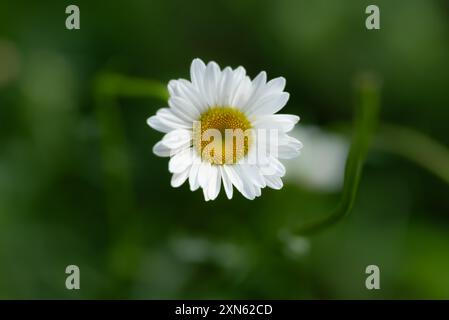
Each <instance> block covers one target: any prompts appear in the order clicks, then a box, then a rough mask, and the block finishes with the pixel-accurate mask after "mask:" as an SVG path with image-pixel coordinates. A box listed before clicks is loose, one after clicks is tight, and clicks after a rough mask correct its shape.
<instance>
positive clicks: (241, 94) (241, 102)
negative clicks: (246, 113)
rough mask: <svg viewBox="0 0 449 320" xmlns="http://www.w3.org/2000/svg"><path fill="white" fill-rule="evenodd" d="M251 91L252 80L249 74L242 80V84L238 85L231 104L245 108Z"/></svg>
mask: <svg viewBox="0 0 449 320" xmlns="http://www.w3.org/2000/svg"><path fill="white" fill-rule="evenodd" d="M251 92H252V83H251V80H250V78H249V77H248V76H245V77H244V78H243V80H242V81H241V82H240V85H239V86H238V87H237V90H236V92H235V94H234V99H233V101H232V102H231V105H232V106H234V107H237V108H239V109H240V108H243V107H244V106H245V104H246V102H247V101H248V99H249V98H250V96H251Z"/></svg>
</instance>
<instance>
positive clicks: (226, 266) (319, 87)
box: [0, 0, 449, 299]
mask: <svg viewBox="0 0 449 320" xmlns="http://www.w3.org/2000/svg"><path fill="white" fill-rule="evenodd" d="M371 2H372V1H365V0H362V1H360V0H357V1H356V0H351V1H343V0H339V1H328V0H317V1H306V0H279V1H268V0H261V1H256V0H249V1H237V0H231V1H228V0H227V1H225V0H218V1H199V0H193V1H162V0H160V1H144V0H131V1H113V2H107V3H105V2H94V1H77V2H76V4H77V5H78V6H79V7H80V11H81V29H80V30H78V31H69V30H66V29H65V24H64V23H65V18H66V14H65V7H66V6H67V5H69V4H72V3H71V2H69V1H56V0H54V1H40V2H30V1H23V0H22V1H21V0H18V1H12V0H4V1H2V2H0V228H1V229H0V298H64V299H66V298H67V299H70V298H145V299H146V298H332V299H338V298H369V299H377V298H437V299H448V298H449V255H448V252H449V233H448V232H447V228H448V227H449V218H448V212H449V200H448V195H449V193H448V191H449V189H448V185H447V184H446V183H445V182H444V181H443V180H441V179H438V178H437V177H435V176H433V175H431V174H429V172H428V171H426V170H424V169H422V168H421V167H419V166H416V164H415V163H413V162H411V161H409V160H407V159H405V158H403V157H401V152H398V153H397V154H395V153H394V152H393V153H392V152H391V150H390V151H389V152H385V148H384V149H382V148H377V147H376V148H373V149H372V150H371V152H370V153H369V155H368V160H367V163H366V166H365V171H364V172H363V175H362V177H361V183H360V190H359V193H358V197H357V199H356V202H355V206H354V209H353V211H352V213H351V215H349V216H348V217H347V218H346V219H345V220H343V221H342V222H341V223H339V224H337V225H336V226H334V227H332V228H329V229H327V230H324V231H323V232H321V233H319V234H316V235H313V236H311V237H309V238H302V237H298V236H292V235H289V236H285V234H284V233H283V232H284V230H285V229H288V228H289V227H290V226H294V225H298V224H300V223H301V222H304V221H309V220H310V219H314V218H316V217H317V216H318V215H321V214H323V213H326V212H330V211H331V210H332V209H334V208H335V206H336V204H337V202H338V200H339V193H338V192H325V191H324V190H310V189H308V188H307V186H306V185H304V184H303V183H302V182H301V181H300V180H298V179H287V181H288V182H287V183H286V185H285V187H284V188H283V189H282V190H281V191H274V190H268V189H266V190H263V195H262V197H261V198H260V199H257V200H255V201H247V200H245V199H243V197H241V196H236V197H235V199H233V200H232V201H228V200H226V199H225V198H224V197H223V196H220V197H219V199H218V200H217V201H214V202H212V203H209V202H208V203H205V202H204V201H203V198H202V194H201V192H194V193H192V192H190V191H189V190H188V187H186V186H183V187H181V188H179V189H173V188H171V187H170V184H169V181H170V175H169V173H168V171H167V160H166V159H161V158H157V157H156V156H154V155H153V154H152V152H151V148H152V145H153V144H154V143H156V141H158V139H160V137H161V134H160V133H158V132H155V131H154V130H152V129H150V128H148V127H147V125H146V119H147V118H148V117H149V116H150V115H152V114H154V113H155V111H156V110H157V109H158V108H159V107H161V106H163V105H164V102H162V101H161V100H160V99H158V98H151V97H150V98H148V97H139V98H132V97H127V96H122V97H117V98H113V97H110V96H106V97H105V96H102V97H100V98H98V97H95V95H94V92H95V83H96V82H95V81H96V79H98V76H99V75H100V74H103V73H104V72H106V71H107V72H112V73H114V74H117V75H120V74H122V75H126V76H129V77H132V78H135V79H138V78H142V79H147V80H145V81H159V82H162V83H166V82H167V81H168V80H170V79H173V78H180V77H184V78H187V77H188V67H189V64H190V62H191V60H192V59H193V58H194V57H200V58H202V59H204V60H206V61H207V60H215V61H217V62H218V63H219V64H220V65H221V66H225V65H231V66H233V67H236V66H238V65H243V66H244V67H245V68H246V69H247V70H248V73H249V75H250V76H255V75H256V74H257V73H258V72H259V71H260V70H266V71H267V72H268V74H269V76H270V77H275V76H280V75H282V76H284V77H286V78H287V91H289V92H290V93H291V99H290V102H289V104H288V105H287V107H286V108H285V112H286V113H294V114H299V115H300V116H301V122H300V124H299V126H302V125H315V126H320V127H321V128H323V129H324V128H327V127H332V126H333V125H334V124H335V123H341V122H349V121H351V119H352V117H353V101H352V97H353V92H352V81H353V79H354V76H356V75H357V74H359V73H360V72H366V71H369V72H372V73H374V74H376V75H377V76H378V77H379V78H381V79H382V82H383V86H382V87H383V91H382V107H381V121H387V122H389V123H394V124H398V125H401V126H404V127H406V128H412V129H414V130H416V131H417V132H422V133H423V134H425V135H427V136H429V137H432V138H433V139H435V140H436V141H439V143H441V145H442V146H446V147H447V146H448V145H449V134H448V133H449V131H448V130H449V129H448V127H447V119H448V118H449V95H448V94H447V88H448V87H449V72H447V70H449V42H448V41H447V39H449V5H448V2H447V1H444V0H440V1H438V0H433V1H430V0H429V1H422V0H409V1H407V2H399V1H386V0H378V1H376V4H377V5H379V7H380V8H381V30H379V31H367V30H366V29H365V27H364V26H365V18H366V15H365V13H364V12H365V7H366V6H367V5H368V4H372V3H371ZM142 85H143V86H144V84H142ZM299 138H300V137H299ZM407 142H408V143H410V144H412V146H413V141H407ZM421 142H422V140H420V141H419V142H418V143H416V148H417V150H416V153H418V154H419V153H421V154H425V153H426V148H425V147H423V146H422V143H421ZM380 143H381V142H380ZM393 145H394V144H393ZM389 147H390V148H391V145H389ZM308 148H313V145H309V146H308V145H305V147H304V149H303V153H307V149H308ZM386 149H388V148H386ZM387 151H388V150H387ZM416 153H414V154H416ZM440 166H441V162H440ZM448 167H449V163H448V164H447V165H446V167H444V165H443V166H442V167H441V168H440V170H444V169H445V168H446V170H447V168H448ZM296 168H297V169H296V170H301V168H300V167H296ZM316 170H319V168H316ZM287 178H288V177H287ZM69 264H76V265H78V266H79V267H80V269H81V290H78V291H69V290H67V289H65V286H64V283H65V277H66V274H65V273H64V271H65V267H66V266H67V265H69ZM369 264H376V265H378V266H379V267H380V270H381V290H379V291H368V290H366V289H365V286H364V283H365V277H366V275H365V267H366V266H367V265H369Z"/></svg>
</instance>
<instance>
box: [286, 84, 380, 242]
mask: <svg viewBox="0 0 449 320" xmlns="http://www.w3.org/2000/svg"><path fill="white" fill-rule="evenodd" d="M356 84H357V87H356V90H357V91H356V93H357V96H356V98H357V99H356V108H355V117H354V128H353V135H352V142H351V147H350V149H349V154H348V158H347V160H346V167H345V175H344V184H343V191H342V194H341V199H340V202H339V204H338V206H337V208H336V209H335V210H334V211H333V212H331V213H330V214H329V215H327V216H324V217H322V218H320V219H318V220H316V221H312V222H309V223H306V224H304V225H302V226H300V227H299V228H297V229H296V230H293V232H294V233H298V234H311V233H314V232H317V231H319V230H322V229H324V228H327V227H328V226H331V225H333V224H335V223H336V222H338V221H340V220H341V219H342V218H344V217H345V216H346V215H348V213H349V212H350V211H351V209H352V207H353V205H354V201H355V198H356V194H357V190H358V186H359V181H360V176H361V174H362V169H363V163H364V161H365V158H366V154H367V152H368V149H369V146H370V142H371V139H372V135H373V133H374V130H375V128H376V125H377V121H378V111H379V105H380V97H379V86H378V83H377V82H376V81H375V79H373V78H372V77H363V78H360V79H359V81H358V82H357V83H356Z"/></svg>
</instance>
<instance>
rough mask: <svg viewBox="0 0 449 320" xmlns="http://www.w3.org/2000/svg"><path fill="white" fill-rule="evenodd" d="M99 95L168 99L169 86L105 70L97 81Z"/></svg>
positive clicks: (96, 90)
mask: <svg viewBox="0 0 449 320" xmlns="http://www.w3.org/2000/svg"><path fill="white" fill-rule="evenodd" d="M95 92H96V94H97V95H101V96H109V97H114V98H115V97H118V96H122V97H149V98H158V99H161V100H163V101H167V100H168V91H167V86H166V85H165V84H163V83H161V82H159V81H156V80H147V79H141V78H134V77H126V76H122V75H120V74H117V73H112V72H103V73H101V74H100V75H99V76H98V77H97V79H96V83H95Z"/></svg>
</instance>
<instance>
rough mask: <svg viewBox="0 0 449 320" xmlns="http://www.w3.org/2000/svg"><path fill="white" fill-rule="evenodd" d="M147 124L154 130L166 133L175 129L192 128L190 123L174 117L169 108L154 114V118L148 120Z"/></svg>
mask: <svg viewBox="0 0 449 320" xmlns="http://www.w3.org/2000/svg"><path fill="white" fill-rule="evenodd" d="M147 123H148V125H149V126H150V127H152V128H153V129H155V130H158V131H161V132H164V133H167V132H170V131H172V130H175V129H189V128H192V123H189V122H187V121H184V120H183V119H181V118H179V117H177V116H176V115H174V114H173V113H172V112H171V110H170V109H169V108H162V109H159V110H158V111H157V112H156V115H155V116H152V117H150V118H148V120H147Z"/></svg>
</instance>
